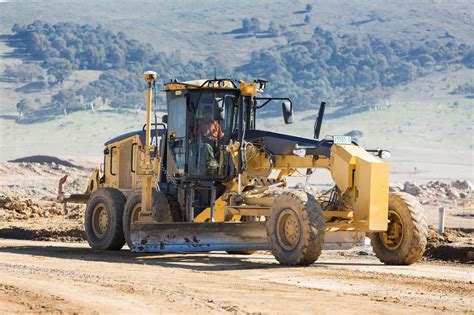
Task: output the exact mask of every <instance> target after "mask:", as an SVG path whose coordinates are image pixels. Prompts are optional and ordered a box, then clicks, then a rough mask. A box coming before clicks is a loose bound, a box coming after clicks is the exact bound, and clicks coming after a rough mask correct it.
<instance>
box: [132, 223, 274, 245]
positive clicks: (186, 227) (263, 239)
mask: <svg viewBox="0 0 474 315" xmlns="http://www.w3.org/2000/svg"><path fill="white" fill-rule="evenodd" d="M131 239H132V248H131V251H132V252H167V253H172V252H209V251H241V250H268V249H270V245H269V243H268V240H267V230H266V226H265V222H218V223H148V222H147V223H144V222H136V223H133V224H132V231H131Z"/></svg>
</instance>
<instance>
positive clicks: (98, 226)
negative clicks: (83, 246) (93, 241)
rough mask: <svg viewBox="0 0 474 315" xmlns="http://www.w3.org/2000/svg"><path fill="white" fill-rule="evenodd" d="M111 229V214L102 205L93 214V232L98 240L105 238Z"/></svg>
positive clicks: (96, 207)
mask: <svg viewBox="0 0 474 315" xmlns="http://www.w3.org/2000/svg"><path fill="white" fill-rule="evenodd" d="M108 228H109V213H108V212H107V209H106V208H105V207H104V205H103V204H102V203H100V204H98V205H97V206H95V208H94V211H93V212H92V230H93V231H94V234H95V235H96V236H97V237H98V238H103V237H104V236H105V234H106V233H107V229H108Z"/></svg>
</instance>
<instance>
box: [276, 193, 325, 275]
mask: <svg viewBox="0 0 474 315" xmlns="http://www.w3.org/2000/svg"><path fill="white" fill-rule="evenodd" d="M324 234H325V226H324V218H323V210H322V208H321V206H320V205H319V203H318V202H317V201H316V199H315V198H314V196H312V195H310V194H308V193H306V192H304V191H300V190H292V191H285V192H283V193H282V194H281V195H279V196H277V197H276V198H275V200H274V201H273V206H272V215H271V216H270V218H269V220H268V221H267V235H268V238H269V241H270V246H271V251H272V254H273V256H275V258H276V259H277V260H278V261H279V262H280V263H281V264H283V265H291V266H294V265H300V266H304V265H310V264H312V263H313V262H315V261H316V260H317V259H318V257H319V255H321V251H322V249H323V245H324Z"/></svg>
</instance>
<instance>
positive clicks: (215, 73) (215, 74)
mask: <svg viewBox="0 0 474 315" xmlns="http://www.w3.org/2000/svg"><path fill="white" fill-rule="evenodd" d="M214 80H217V72H216V67H214Z"/></svg>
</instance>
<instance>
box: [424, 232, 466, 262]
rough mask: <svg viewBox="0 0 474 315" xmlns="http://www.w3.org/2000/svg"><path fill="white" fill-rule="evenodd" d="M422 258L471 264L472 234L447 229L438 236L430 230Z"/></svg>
mask: <svg viewBox="0 0 474 315" xmlns="http://www.w3.org/2000/svg"><path fill="white" fill-rule="evenodd" d="M424 256H425V257H426V258H427V259H428V260H444V261H455V262H461V263H472V262H473V261H474V232H473V231H470V230H466V231H462V230H452V229H447V230H446V231H445V232H444V233H443V234H438V232H437V231H435V230H434V229H431V228H430V229H429V231H428V244H427V246H426V251H425V254H424Z"/></svg>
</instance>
